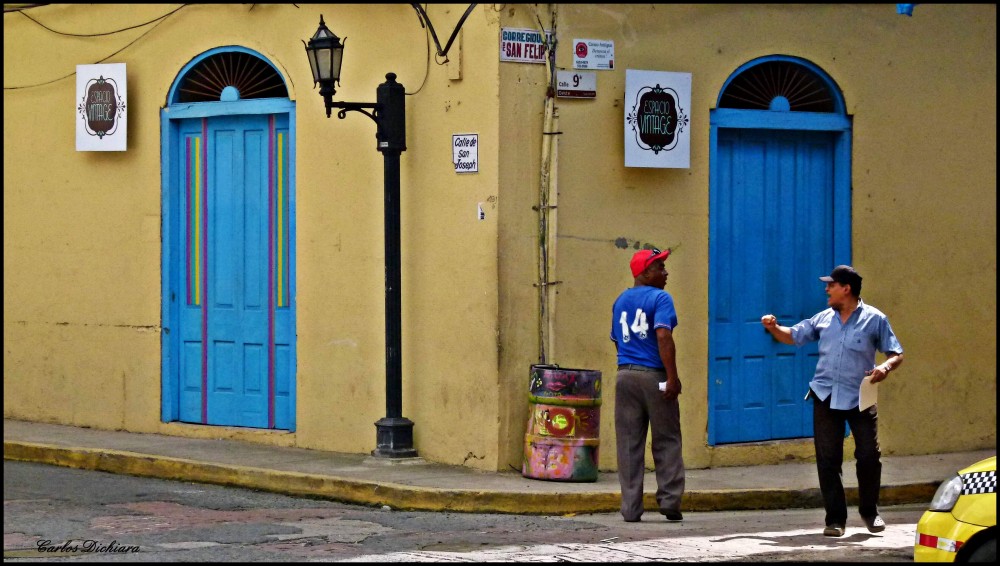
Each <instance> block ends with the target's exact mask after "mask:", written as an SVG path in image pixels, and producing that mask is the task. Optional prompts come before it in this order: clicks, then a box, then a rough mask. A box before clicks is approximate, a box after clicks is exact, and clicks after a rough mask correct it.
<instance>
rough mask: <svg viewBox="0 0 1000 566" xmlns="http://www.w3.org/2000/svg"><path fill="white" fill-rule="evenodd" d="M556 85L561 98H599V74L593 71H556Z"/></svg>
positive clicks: (557, 93)
mask: <svg viewBox="0 0 1000 566" xmlns="http://www.w3.org/2000/svg"><path fill="white" fill-rule="evenodd" d="M556 83H557V86H556V96H558V97H559V98H597V73H595V72H593V71H556Z"/></svg>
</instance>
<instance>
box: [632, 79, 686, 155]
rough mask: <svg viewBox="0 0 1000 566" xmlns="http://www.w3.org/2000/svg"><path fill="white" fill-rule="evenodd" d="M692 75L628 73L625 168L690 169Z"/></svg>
mask: <svg viewBox="0 0 1000 566" xmlns="http://www.w3.org/2000/svg"><path fill="white" fill-rule="evenodd" d="M690 112H691V73H673V72H667V71H638V70H635V69H626V70H625V166H626V167H661V168H679V169H687V168H689V167H690V166H691V124H690Z"/></svg>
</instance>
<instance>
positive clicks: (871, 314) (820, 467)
mask: <svg viewBox="0 0 1000 566" xmlns="http://www.w3.org/2000/svg"><path fill="white" fill-rule="evenodd" d="M820 281H824V282H825V283H826V294H827V297H828V298H827V304H828V305H829V306H830V308H828V309H826V310H824V311H822V312H819V313H817V314H816V315H815V316H813V317H812V318H808V319H806V320H803V321H802V322H799V323H798V324H796V325H795V326H792V327H790V328H789V327H787V326H781V325H779V324H778V320H777V318H775V316H774V315H772V314H767V315H764V316H763V317H761V319H760V322H761V324H763V325H764V328H765V329H767V331H768V332H770V333H771V336H773V337H774V338H775V340H777V341H779V342H781V343H783V344H792V345H795V346H802V345H803V344H807V343H809V342H815V341H817V340H818V341H819V361H818V362H817V364H816V373H815V375H813V379H812V381H810V382H809V395H808V396H809V397H812V399H813V442H814V445H815V447H816V468H817V471H818V472H819V487H820V491H821V492H822V493H823V506H824V507H825V508H826V528H825V529H824V530H823V534H824V535H826V536H832V537H839V536H843V535H844V528H845V526H846V525H847V499H846V497H845V494H844V484H843V480H842V477H841V476H842V466H843V463H844V425H845V423H846V424H848V425H850V427H851V432H852V433H853V434H854V444H855V451H854V455H855V457H856V458H857V474H858V499H859V503H858V512H859V513H860V514H861V518H862V519H863V520H864V522H865V526H866V527H868V530H869V531H870V532H873V533H877V532H881V531H883V530H885V521H883V520H882V517H880V516H879V513H878V496H879V489H880V487H881V483H882V461H881V457H882V452H881V450H880V448H879V444H878V405H872V406H871V407H868V408H866V409H865V410H860V409H859V406H860V402H859V401H860V399H859V392H860V389H861V382H862V380H864V378H865V377H866V376H871V382H872V383H878V382H880V381H882V380H883V379H885V378H886V377H887V376H888V375H889V372H891V371H892V370H894V369H896V368H898V367H899V365H900V364H902V363H903V347H902V346H900V345H899V340H897V339H896V335H895V334H894V333H893V332H892V327H891V326H890V325H889V319H888V318H887V317H886V316H885V314H883V313H882V311H880V310H878V309H877V308H875V307H873V306H870V305H867V304H865V302H864V301H862V300H861V275H859V274H858V272H857V271H855V270H854V268H853V267H851V266H849V265H839V266H837V267H836V268H834V270H833V272H832V273H830V275H829V276H827V277H820ZM876 352H882V353H883V354H885V355H886V356H887V359H886V361H885V362H883V363H882V364H881V365H876V364H875V353H876Z"/></svg>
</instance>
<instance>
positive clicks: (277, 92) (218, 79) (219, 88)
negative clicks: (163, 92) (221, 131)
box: [176, 51, 288, 102]
mask: <svg viewBox="0 0 1000 566" xmlns="http://www.w3.org/2000/svg"><path fill="white" fill-rule="evenodd" d="M248 98H288V89H287V88H286V87H285V81H284V80H282V78H281V75H280V74H278V72H277V71H276V70H275V69H274V67H272V66H271V65H270V64H268V63H267V62H265V61H263V60H261V59H260V58H259V57H255V56H253V55H251V54H249V53H244V52H242V51H226V52H222V53H216V54H214V55H211V56H209V57H206V58H204V59H202V60H201V61H199V62H198V63H197V64H195V65H194V66H193V67H191V70H189V71H188V72H187V74H185V75H184V78H183V79H182V80H181V82H180V84H179V85H178V88H177V100H176V101H177V102H217V101H220V100H222V101H233V100H242V99H248Z"/></svg>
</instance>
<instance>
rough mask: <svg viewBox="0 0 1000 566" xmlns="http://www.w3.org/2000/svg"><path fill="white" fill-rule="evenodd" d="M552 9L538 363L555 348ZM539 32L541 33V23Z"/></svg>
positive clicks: (547, 62) (540, 235)
mask: <svg viewBox="0 0 1000 566" xmlns="http://www.w3.org/2000/svg"><path fill="white" fill-rule="evenodd" d="M551 9H552V39H551V42H550V44H549V46H548V47H549V49H548V52H547V57H546V59H545V66H546V71H547V72H548V86H547V88H546V90H545V114H544V118H543V121H542V159H541V171H540V175H539V183H538V206H536V207H532V208H534V209H535V210H537V211H538V283H537V284H536V285H535V286H536V287H538V363H540V364H547V363H550V360H552V359H553V358H554V350H555V336H554V334H555V333H554V326H555V294H556V293H555V286H556V285H557V284H559V283H560V282H559V281H553V280H552V274H553V273H554V272H555V251H556V231H555V222H556V200H557V194H558V190H557V186H556V175H555V169H556V167H555V165H556V159H555V157H556V155H557V151H556V149H557V147H558V139H559V138H558V136H559V134H560V133H562V132H559V131H557V129H558V121H559V112H558V109H557V108H556V106H555V97H556V67H555V61H556V45H557V43H558V42H557V40H556V7H555V5H551ZM539 27H542V28H543V29H542V30H541V31H542V35H543V37H544V34H545V30H544V26H542V25H541V22H539Z"/></svg>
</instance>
